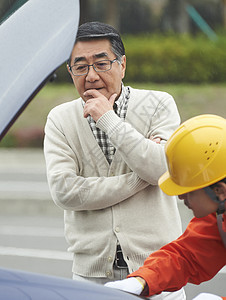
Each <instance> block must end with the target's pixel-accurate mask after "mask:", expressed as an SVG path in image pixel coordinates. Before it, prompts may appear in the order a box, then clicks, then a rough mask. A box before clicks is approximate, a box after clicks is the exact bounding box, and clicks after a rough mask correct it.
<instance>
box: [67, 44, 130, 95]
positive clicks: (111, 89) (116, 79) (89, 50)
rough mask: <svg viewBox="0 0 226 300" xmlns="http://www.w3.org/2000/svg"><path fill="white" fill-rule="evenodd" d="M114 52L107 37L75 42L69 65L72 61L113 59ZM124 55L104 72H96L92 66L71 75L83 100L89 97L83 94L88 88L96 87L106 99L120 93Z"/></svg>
mask: <svg viewBox="0 0 226 300" xmlns="http://www.w3.org/2000/svg"><path fill="white" fill-rule="evenodd" d="M115 58H116V56H115V54H114V53H113V52H112V50H111V44H110V41H109V40H107V39H101V40H90V41H79V42H77V43H76V44H75V46H74V48H73V50H72V55H71V66H73V65H74V63H75V62H76V63H80V64H89V65H90V64H93V63H95V62H98V61H101V60H105V59H108V60H114V59H115ZM125 68H126V57H125V56H123V58H122V63H121V64H119V63H118V62H117V61H116V62H114V63H113V64H112V68H111V69H110V70H108V71H106V72H96V71H95V70H94V68H93V67H89V72H88V74H86V75H81V76H74V75H73V74H72V73H71V72H70V74H71V77H72V80H73V82H74V85H75V87H76V89H77V91H78V93H79V95H80V96H81V97H82V98H83V100H84V101H86V100H88V99H89V98H87V97H85V96H84V95H83V94H84V92H85V91H87V90H89V89H97V90H98V91H99V92H100V93H101V94H103V95H104V96H105V97H106V98H107V99H109V98H110V96H111V95H112V94H114V93H116V94H117V97H118V96H119V95H120V93H121V82H122V79H123V78H124V75H125Z"/></svg>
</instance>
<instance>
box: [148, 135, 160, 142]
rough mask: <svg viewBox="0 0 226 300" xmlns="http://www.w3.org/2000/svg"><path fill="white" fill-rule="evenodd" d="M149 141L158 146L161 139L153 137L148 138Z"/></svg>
mask: <svg viewBox="0 0 226 300" xmlns="http://www.w3.org/2000/svg"><path fill="white" fill-rule="evenodd" d="M149 139H150V140H151V141H153V142H155V143H156V144H160V142H161V140H162V139H161V138H159V137H156V138H154V137H153V135H152V136H150V138H149Z"/></svg>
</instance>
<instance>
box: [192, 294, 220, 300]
mask: <svg viewBox="0 0 226 300" xmlns="http://www.w3.org/2000/svg"><path fill="white" fill-rule="evenodd" d="M193 300H222V298H221V297H219V296H216V295H212V294H208V293H201V294H199V295H198V296H197V297H195V298H193Z"/></svg>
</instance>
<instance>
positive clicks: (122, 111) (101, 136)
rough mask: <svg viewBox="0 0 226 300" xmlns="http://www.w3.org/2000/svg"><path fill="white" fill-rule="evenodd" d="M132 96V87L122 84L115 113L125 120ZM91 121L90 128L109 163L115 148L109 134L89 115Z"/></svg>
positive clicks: (88, 118)
mask: <svg viewBox="0 0 226 300" xmlns="http://www.w3.org/2000/svg"><path fill="white" fill-rule="evenodd" d="M129 96H130V89H129V87H125V86H124V85H123V84H122V92H121V95H120V97H119V98H118V99H117V100H116V101H115V103H116V104H117V107H116V108H115V109H114V111H115V113H116V114H117V115H118V116H119V117H120V118H121V119H122V120H123V121H124V120H125V117H126V112H127V107H128V101H129ZM87 120H88V122H89V125H90V128H91V130H92V132H93V135H94V137H95V139H96V140H97V142H98V144H99V146H100V148H101V150H102V151H103V153H104V155H105V157H106V159H107V161H108V162H109V164H110V163H111V162H112V159H113V155H114V154H115V148H114V147H113V146H112V144H111V143H110V141H109V138H108V136H107V134H106V133H105V132H104V131H102V130H100V129H99V128H97V127H96V122H95V121H94V120H93V118H92V117H91V116H90V115H89V116H88V117H87Z"/></svg>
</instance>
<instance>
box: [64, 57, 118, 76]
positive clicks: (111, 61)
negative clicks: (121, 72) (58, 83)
mask: <svg viewBox="0 0 226 300" xmlns="http://www.w3.org/2000/svg"><path fill="white" fill-rule="evenodd" d="M102 61H108V62H110V68H109V69H107V70H103V71H99V70H96V68H95V65H96V64H97V63H100V62H102ZM116 61H119V60H118V59H117V58H115V59H113V60H110V59H103V60H99V61H97V62H95V63H93V64H91V65H88V64H74V65H73V66H70V65H68V67H69V70H70V71H71V73H72V74H73V75H74V76H84V75H87V74H88V73H89V68H90V67H93V68H94V70H95V71H96V72H97V73H101V72H107V71H109V70H111V68H112V64H113V63H114V62H116ZM79 65H81V66H82V65H83V66H86V67H88V69H87V72H86V73H83V74H74V73H73V71H72V68H73V67H74V66H79Z"/></svg>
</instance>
